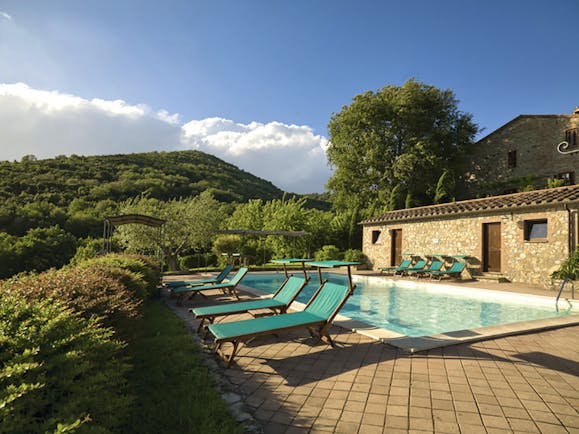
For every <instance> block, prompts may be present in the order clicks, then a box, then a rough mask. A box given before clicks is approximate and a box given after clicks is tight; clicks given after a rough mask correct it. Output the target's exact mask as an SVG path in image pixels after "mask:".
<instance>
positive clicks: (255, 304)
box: [190, 298, 285, 317]
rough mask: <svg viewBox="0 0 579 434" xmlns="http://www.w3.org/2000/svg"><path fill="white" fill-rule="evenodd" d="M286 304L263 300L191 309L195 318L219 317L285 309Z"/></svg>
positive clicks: (270, 299) (271, 299) (267, 299)
mask: <svg viewBox="0 0 579 434" xmlns="http://www.w3.org/2000/svg"><path fill="white" fill-rule="evenodd" d="M283 306H285V303H283V302H281V301H279V300H275V299H273V298H264V299H262V300H254V301H243V302H238V303H227V304H218V305H215V306H205V307H195V308H192V309H190V310H191V312H193V313H194V314H195V316H198V317H199V316H219V315H223V314H226V313H236V312H246V311H248V310H252V309H267V308H271V307H283Z"/></svg>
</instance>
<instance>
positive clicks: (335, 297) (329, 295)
mask: <svg viewBox="0 0 579 434" xmlns="http://www.w3.org/2000/svg"><path fill="white" fill-rule="evenodd" d="M348 291H349V288H348V287H347V286H344V285H338V284H335V283H331V282H327V283H326V284H325V285H324V287H323V288H322V291H321V292H320V294H319V295H318V297H316V298H315V299H314V301H312V303H311V304H310V305H308V307H306V309H305V311H306V312H309V313H312V314H314V315H315V316H318V317H320V318H322V319H326V320H327V319H328V318H330V317H331V316H332V314H333V313H334V312H335V310H336V309H337V308H338V306H339V305H340V303H341V302H342V300H344V298H345V297H346V294H347V293H348Z"/></svg>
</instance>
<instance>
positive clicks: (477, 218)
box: [362, 206, 577, 286]
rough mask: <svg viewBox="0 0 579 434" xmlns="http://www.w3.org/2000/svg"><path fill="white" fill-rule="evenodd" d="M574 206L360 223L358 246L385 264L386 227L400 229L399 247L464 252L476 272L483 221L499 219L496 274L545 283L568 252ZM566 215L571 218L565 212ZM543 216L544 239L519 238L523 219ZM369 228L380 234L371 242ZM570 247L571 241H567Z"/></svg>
mask: <svg viewBox="0 0 579 434" xmlns="http://www.w3.org/2000/svg"><path fill="white" fill-rule="evenodd" d="M575 214H576V211H573V212H572V213H570V212H568V211H567V210H566V209H564V208H562V207H560V206H559V207H553V208H543V209H541V210H532V209H530V210H529V209H528V210H518V211H515V212H513V213H510V212H509V213H504V212H503V213H497V214H484V215H470V216H464V217H455V216H453V217H447V218H442V217H439V218H433V219H427V220H426V219H425V220H414V221H409V222H398V223H388V224H366V225H364V230H363V241H362V243H363V251H364V253H365V254H366V256H368V258H369V260H370V262H371V265H372V267H373V268H374V269H376V270H377V269H378V268H380V267H387V266H390V264H391V258H390V255H391V232H390V231H391V230H393V229H402V252H404V253H415V254H420V255H427V254H433V253H441V254H446V255H457V254H464V255H469V256H470V259H469V260H468V263H469V267H468V268H469V270H470V273H471V274H472V275H473V276H475V277H476V275H477V274H480V273H481V272H482V257H483V242H482V238H483V224H484V223H493V222H500V223H501V274H502V275H504V276H505V277H506V278H507V279H509V280H510V281H512V282H523V283H533V284H541V285H544V286H549V285H550V284H551V279H550V274H551V273H552V272H553V271H554V270H556V269H557V268H559V265H560V264H561V262H562V261H564V260H565V259H566V258H567V257H568V256H569V232H570V229H569V227H570V223H569V222H570V221H572V222H573V223H572V229H571V233H572V234H575V233H576V231H577V229H576V218H575V217H573V216H575ZM570 216H571V218H570ZM537 219H547V230H548V238H547V239H546V240H545V241H539V242H537V241H535V242H532V241H525V239H524V222H525V220H537ZM373 231H380V240H378V242H376V243H373V242H372V241H373V235H372V232H373ZM571 247H572V248H573V246H571Z"/></svg>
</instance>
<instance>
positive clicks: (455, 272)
mask: <svg viewBox="0 0 579 434" xmlns="http://www.w3.org/2000/svg"><path fill="white" fill-rule="evenodd" d="M465 268H466V262H455V263H454V264H452V265H451V267H450V268H449V269H448V270H443V271H432V272H431V273H430V278H431V279H432V278H433V277H438V280H441V279H442V277H443V276H449V277H456V278H457V279H460V277H461V274H462V272H463V270H464V269H465Z"/></svg>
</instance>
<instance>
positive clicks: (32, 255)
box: [0, 226, 77, 278]
mask: <svg viewBox="0 0 579 434" xmlns="http://www.w3.org/2000/svg"><path fill="white" fill-rule="evenodd" d="M76 245H77V241H76V238H75V237H74V236H73V235H72V234H69V233H68V232H66V231H64V230H63V229H61V228H60V227H58V226H52V227H49V228H35V229H30V230H29V231H28V232H27V233H26V235H24V236H22V237H15V236H11V235H8V234H4V233H3V234H2V235H1V236H0V259H2V266H1V267H0V278H6V277H10V276H12V275H14V274H16V273H20V272H22V271H33V270H35V271H44V270H48V269H49V268H51V267H62V266H63V265H64V264H67V263H68V262H69V261H70V258H72V257H73V255H74V252H75V251H76Z"/></svg>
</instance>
